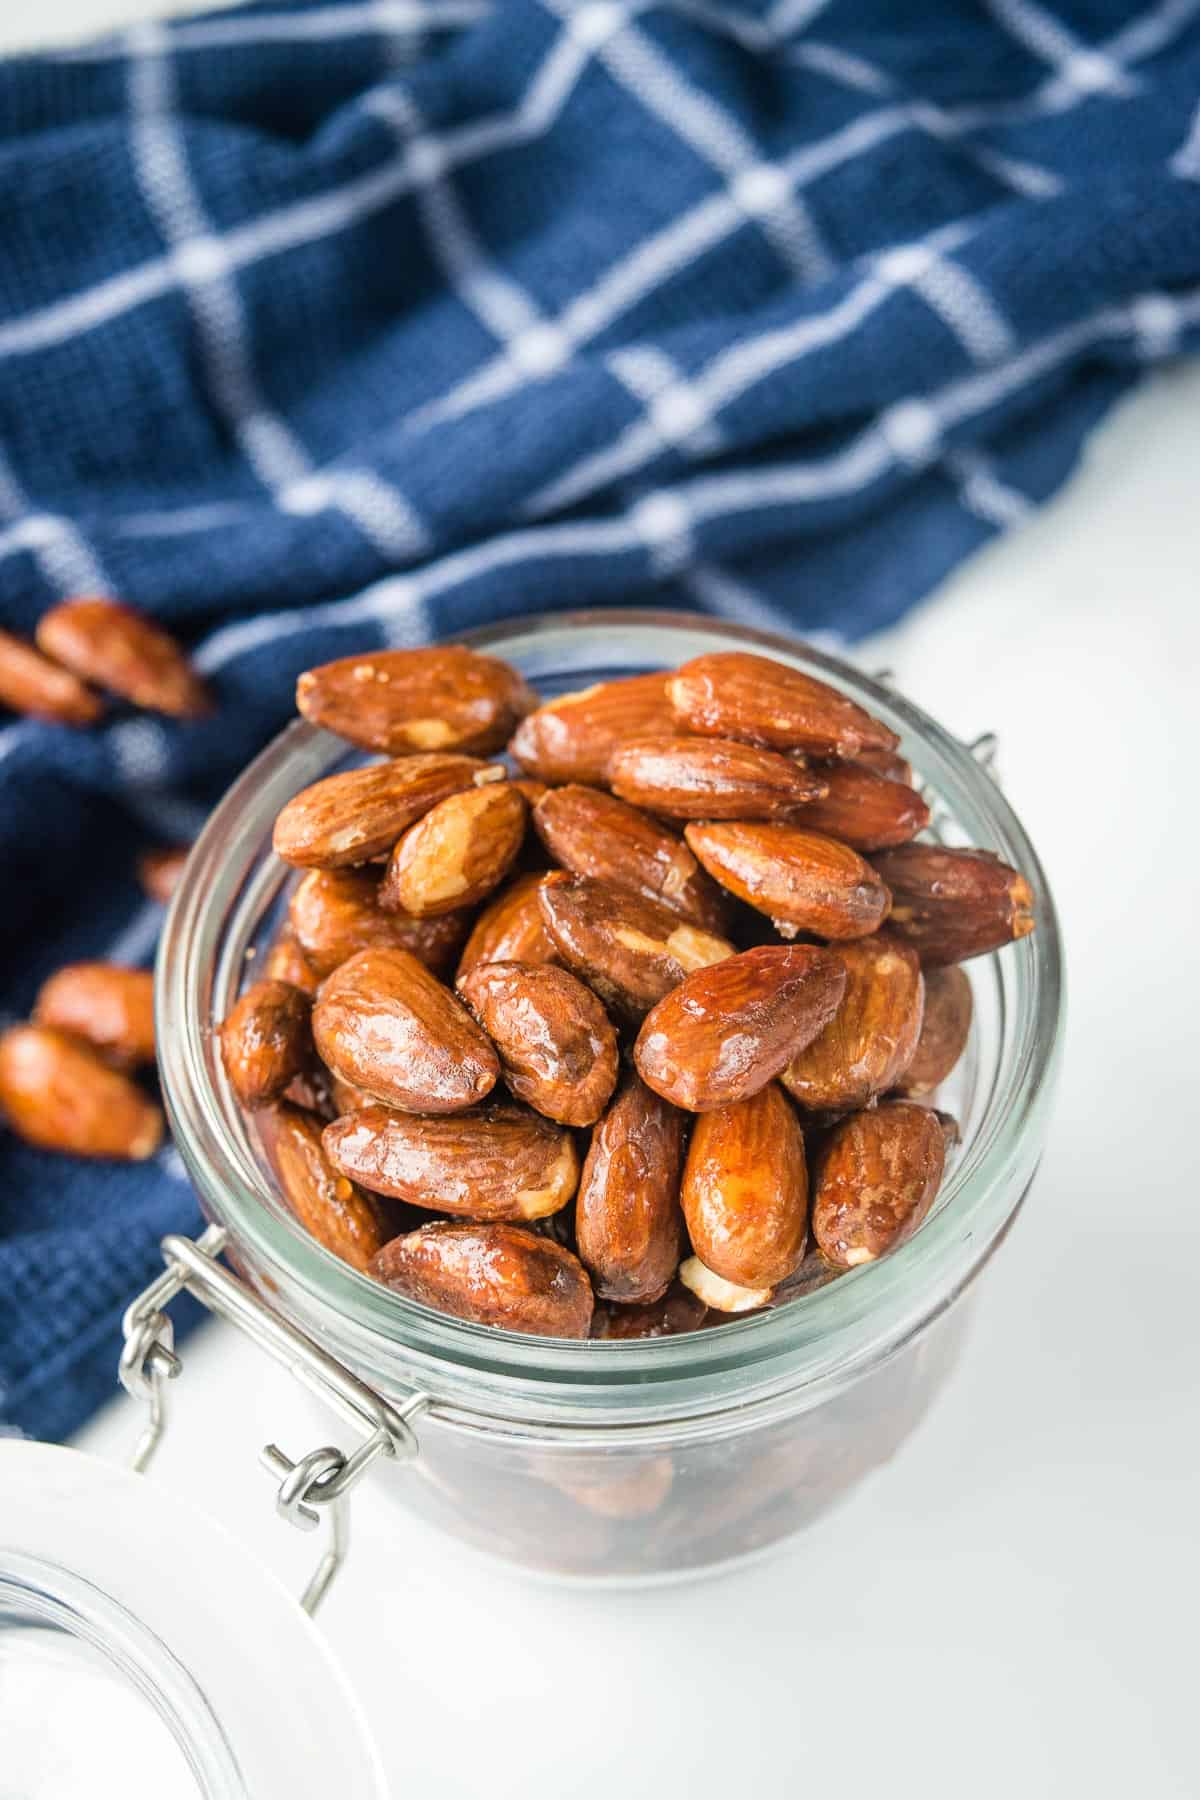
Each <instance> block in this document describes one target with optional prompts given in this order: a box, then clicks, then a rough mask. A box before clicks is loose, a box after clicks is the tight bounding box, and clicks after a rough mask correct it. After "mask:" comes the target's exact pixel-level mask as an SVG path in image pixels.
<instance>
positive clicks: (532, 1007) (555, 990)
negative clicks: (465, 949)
mask: <svg viewBox="0 0 1200 1800" xmlns="http://www.w3.org/2000/svg"><path fill="white" fill-rule="evenodd" d="M458 991H459V993H460V994H461V995H462V997H463V999H464V1000H465V1001H466V1003H467V1005H468V1006H469V1007H470V1009H471V1011H472V1012H473V1013H474V1015H475V1017H476V1018H477V1019H478V1021H479V1023H480V1025H481V1026H482V1027H483V1029H484V1031H485V1032H486V1033H487V1035H488V1037H489V1038H490V1039H491V1041H492V1043H493V1044H494V1045H495V1047H496V1050H497V1051H498V1052H499V1056H500V1070H501V1073H502V1075H503V1077H504V1080H505V1083H506V1085H507V1087H508V1090H509V1092H510V1093H511V1094H513V1095H514V1096H515V1097H516V1098H517V1099H518V1100H523V1101H525V1102H526V1104H527V1105H529V1106H532V1107H533V1108H534V1110H535V1111H536V1112H540V1113H544V1114H545V1116H546V1117H547V1118H548V1119H557V1120H558V1121H559V1123H560V1124H563V1125H577V1126H578V1125H593V1124H594V1123H595V1122H596V1120H597V1119H598V1118H599V1117H600V1114H601V1113H602V1112H603V1111H604V1108H605V1107H606V1106H607V1104H608V1101H609V1098H610V1096H611V1094H612V1091H613V1088H614V1087H615V1086H616V1081H617V1034H616V1032H615V1031H614V1030H613V1027H612V1026H611V1025H610V1023H609V1020H608V1014H607V1013H606V1012H605V1010H604V1008H603V1007H602V1006H601V1004H600V1002H599V1000H598V999H597V998H596V996H595V994H594V993H593V992H592V990H591V989H590V988H588V987H585V986H584V984H583V982H582V981H579V980H577V979H576V977H575V976H574V975H571V974H569V973H568V972H567V970H566V969H558V968H553V967H551V966H550V965H548V964H541V965H538V964H524V963H514V962H508V963H501V962H491V963H480V964H479V966H478V967H477V968H475V969H473V970H472V971H471V972H470V973H469V974H467V975H465V976H463V977H462V978H461V979H460V981H459V983H458Z"/></svg>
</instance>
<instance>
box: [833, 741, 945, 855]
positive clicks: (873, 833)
mask: <svg viewBox="0 0 1200 1800" xmlns="http://www.w3.org/2000/svg"><path fill="white" fill-rule="evenodd" d="M821 775H822V778H823V779H824V781H825V784H826V790H827V791H826V792H825V794H824V795H822V796H821V797H820V798H818V799H816V800H814V801H813V802H812V805H811V806H809V807H808V808H807V809H806V810H805V814H804V821H803V822H804V826H805V829H806V830H808V831H819V832H822V833H823V834H824V835H825V836H826V837H832V838H840V839H841V841H842V843H843V844H849V845H850V847H851V849H854V850H885V849H887V848H889V846H891V845H894V844H907V843H908V841H909V839H910V838H915V837H916V836H917V834H918V832H921V831H924V830H925V827H926V826H927V825H928V824H929V808H928V806H926V804H925V802H924V800H922V798H921V796H920V794H918V793H917V791H916V789H915V788H911V787H906V786H905V784H904V783H903V782H902V781H898V780H897V779H896V778H895V777H894V776H889V775H885V774H881V773H880V772H879V771H877V770H875V769H872V768H868V766H867V765H866V763H857V762H853V763H829V764H826V766H825V767H824V768H823V769H822V770H821Z"/></svg>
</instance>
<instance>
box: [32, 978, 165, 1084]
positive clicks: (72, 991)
mask: <svg viewBox="0 0 1200 1800" xmlns="http://www.w3.org/2000/svg"><path fill="white" fill-rule="evenodd" d="M33 1018H34V1023H35V1024H37V1025H50V1026H52V1027H54V1028H55V1029H56V1030H58V1031H72V1032H74V1033H75V1035H76V1036H77V1037H81V1038H86V1039H87V1041H88V1043H89V1044H91V1045H92V1047H93V1049H95V1050H97V1051H98V1052H99V1054H100V1055H101V1056H102V1057H103V1058H104V1060H105V1062H109V1063H111V1064H112V1065H113V1067H114V1068H115V1069H136V1068H138V1067H139V1066H140V1065H141V1064H145V1063H152V1062H153V1061H154V977H153V976H152V975H151V973H150V971H149V969H126V968H122V967H121V966H120V965H119V964H117V963H104V962H84V963H68V965H67V966H66V968H63V969H58V970H56V972H55V973H54V974H53V975H51V976H50V978H49V980H48V981H44V982H43V983H42V986H41V988H40V990H39V992H38V997H37V1000H36V1001H35V1002H34V1008H33Z"/></svg>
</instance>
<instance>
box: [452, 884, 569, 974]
mask: <svg viewBox="0 0 1200 1800" xmlns="http://www.w3.org/2000/svg"><path fill="white" fill-rule="evenodd" d="M541 884H542V876H541V875H540V874H533V875H518V876H517V877H516V878H515V879H514V880H512V881H510V882H509V883H508V886H507V887H505V888H502V889H501V891H500V892H499V893H498V894H497V895H496V896H495V898H494V899H492V900H491V901H490V902H489V903H488V905H487V906H486V907H485V908H484V910H483V911H482V912H481V913H480V915H479V917H478V919H477V920H476V922H475V928H474V930H473V931H472V933H471V935H470V937H469V938H468V939H467V942H466V946H465V948H464V950H463V953H462V958H461V960H460V962H459V965H458V979H459V981H461V980H462V979H463V977H464V976H465V975H469V974H470V972H471V970H472V969H474V968H477V967H478V966H479V964H480V963H489V962H519V963H553V962H557V961H558V951H557V950H556V949H555V947H554V943H553V940H552V939H551V937H550V934H549V932H548V931H547V930H546V925H545V921H544V920H543V918H542V909H541V907H540V906H539V904H538V889H539V887H540V886H541Z"/></svg>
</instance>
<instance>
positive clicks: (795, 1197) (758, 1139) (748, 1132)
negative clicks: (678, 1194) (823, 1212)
mask: <svg viewBox="0 0 1200 1800" xmlns="http://www.w3.org/2000/svg"><path fill="white" fill-rule="evenodd" d="M682 1201H683V1214H684V1218H685V1219H686V1220H687V1229H688V1237H689V1238H690V1239H691V1244H692V1248H693V1250H694V1251H695V1253H696V1255H697V1256H698V1257H699V1258H700V1261H701V1262H702V1263H703V1264H704V1266H705V1267H706V1268H707V1269H710V1270H711V1271H712V1272H713V1273H714V1274H716V1275H720V1276H721V1277H722V1278H723V1279H724V1280H725V1281H731V1282H733V1283H735V1284H736V1285H737V1286H738V1287H745V1288H772V1287H775V1286H776V1285H777V1284H778V1283H779V1282H781V1281H786V1280H787V1279H788V1277H789V1276H790V1275H792V1274H793V1273H794V1272H795V1270H796V1269H797V1268H798V1267H799V1265H800V1260H801V1258H802V1257H803V1255H804V1245H805V1240H806V1238H807V1234H808V1169H807V1164H806V1162H805V1157H804V1134H803V1133H802V1131H801V1130H800V1125H799V1122H798V1120H797V1118H796V1115H795V1113H794V1112H793V1111H792V1109H791V1107H790V1106H789V1105H788V1103H787V1100H786V1099H785V1098H784V1095H783V1093H782V1091H781V1089H780V1088H779V1086H778V1085H777V1084H776V1083H775V1082H769V1083H768V1084H767V1086H766V1087H764V1088H762V1089H761V1090H760V1092H759V1093H757V1094H753V1095H752V1096H751V1097H750V1099H748V1100H738V1101H735V1102H734V1103H733V1104H732V1105H730V1106H720V1107H717V1108H716V1110H715V1111H713V1112H706V1113H701V1115H700V1117H699V1118H698V1119H697V1120H696V1123H695V1125H694V1127H693V1129H692V1139H691V1143H690V1144H689V1146H688V1154H687V1164H686V1167H685V1169H684V1173H683V1188H682Z"/></svg>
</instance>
